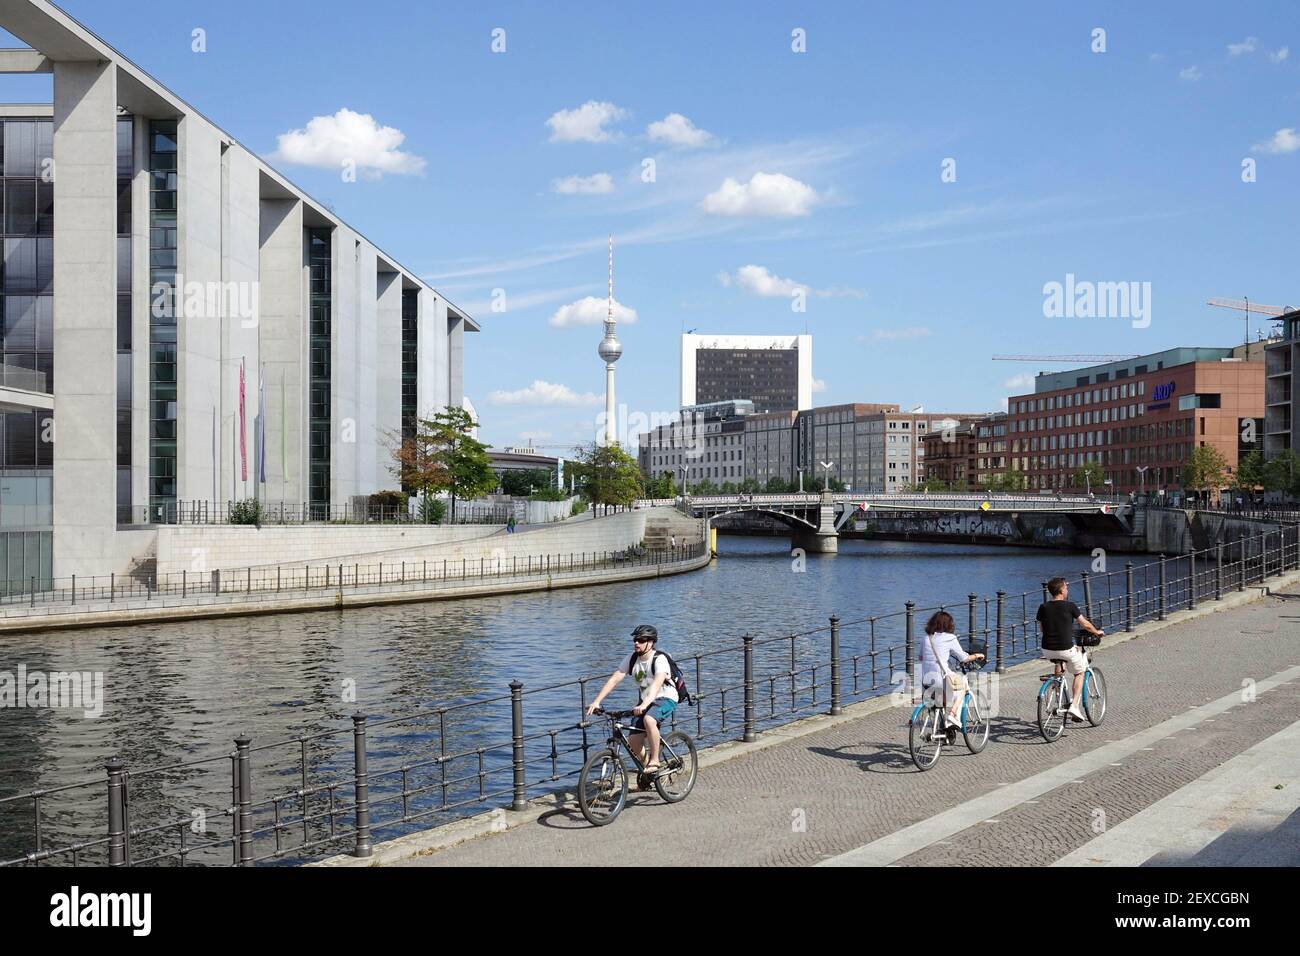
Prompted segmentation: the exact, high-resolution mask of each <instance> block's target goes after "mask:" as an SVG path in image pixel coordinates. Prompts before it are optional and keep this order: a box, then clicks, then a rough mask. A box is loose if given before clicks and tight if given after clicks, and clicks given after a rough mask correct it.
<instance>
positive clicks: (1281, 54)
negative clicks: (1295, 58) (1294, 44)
mask: <svg viewBox="0 0 1300 956" xmlns="http://www.w3.org/2000/svg"><path fill="white" fill-rule="evenodd" d="M1290 55H1291V48H1290V47H1285V46H1284V47H1282V49H1280V50H1278V51H1277V52H1276V53H1270V54H1269V55H1268V58H1269V59H1270V60H1272V61H1273V62H1274V63H1281V62H1282V61H1283V60H1285V59H1286V58H1287V57H1289V56H1290Z"/></svg>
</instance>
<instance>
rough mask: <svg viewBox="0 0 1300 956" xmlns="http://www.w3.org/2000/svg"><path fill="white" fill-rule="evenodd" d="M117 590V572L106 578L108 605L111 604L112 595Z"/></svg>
mask: <svg viewBox="0 0 1300 956" xmlns="http://www.w3.org/2000/svg"><path fill="white" fill-rule="evenodd" d="M116 590H117V572H116V571H114V572H112V573H110V574H109V576H108V603H109V604H112V603H113V594H114V592H115V591H116Z"/></svg>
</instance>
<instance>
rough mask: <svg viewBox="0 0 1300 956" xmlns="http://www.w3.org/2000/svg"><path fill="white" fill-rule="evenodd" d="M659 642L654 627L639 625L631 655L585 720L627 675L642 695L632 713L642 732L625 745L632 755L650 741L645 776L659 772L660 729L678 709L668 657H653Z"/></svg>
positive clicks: (656, 655) (633, 640)
mask: <svg viewBox="0 0 1300 956" xmlns="http://www.w3.org/2000/svg"><path fill="white" fill-rule="evenodd" d="M658 641H659V632H658V631H657V630H655V628H654V626H653V625H650V624H641V625H639V626H638V627H637V628H636V630H634V631H633V632H632V648H633V650H632V655H631V656H630V657H629V658H628V659H627V660H626V661H623V662H621V663H620V664H619V665H618V667H616V668H614V673H612V674H610V675H609V680H607V681H605V686H604V687H602V688H601V689H600V693H599V694H597V695H596V699H595V700H594V701H592V702H591V706H589V707H588V708H587V715H588V716H590V715H592V714H594V713H595V712H596V708H598V707H599V706H600V702H601V701H602V700H604V699H605V698H606V696H608V694H609V692H610V691H612V690H613V689H614V688H615V687H617V686H618V685H619V684H620V683H622V681H623V678H624V677H626V676H627V675H628V674H631V675H632V679H633V680H634V681H636V686H637V688H638V689H639V690H640V691H641V702H640V703H639V704H637V706H636V707H635V708H633V710H632V712H633V713H634V714H636V715H637V717H636V720H635V722H634V726H636V727H637V728H639V729H640V730H642V731H644V732H643V733H635V734H629V735H628V744H629V745H630V746H631V747H632V750H633V753H636V752H637V751H639V750H640V749H641V747H642V745H643V744H644V743H645V742H646V741H647V739H648V740H649V748H648V749H649V752H650V754H649V760H647V761H646V766H645V770H646V773H654V772H655V771H656V770H658V769H659V739H660V733H659V728H660V726H661V725H662V724H663V722H664V721H665V720H667V719H668V717H669V716H670V715H671V714H672V712H673V711H674V710H676V709H677V703H678V700H677V688H676V687H675V686H674V685H673V681H672V668H670V667H669V666H668V657H667V655H665V654H656V653H655V645H656V644H657V643H658Z"/></svg>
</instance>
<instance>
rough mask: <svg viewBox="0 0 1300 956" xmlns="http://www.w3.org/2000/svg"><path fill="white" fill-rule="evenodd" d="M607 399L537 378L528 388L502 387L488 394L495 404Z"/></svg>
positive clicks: (584, 402) (576, 402)
mask: <svg viewBox="0 0 1300 956" xmlns="http://www.w3.org/2000/svg"><path fill="white" fill-rule="evenodd" d="M604 400H605V399H604V398H602V397H601V396H599V395H597V394H596V393H595V392H584V393H583V394H581V395H579V394H578V393H577V392H575V391H574V390H573V389H571V388H569V386H567V385H557V384H555V383H554V382H545V381H543V380H542V379H540V378H539V379H536V380H535V381H534V382H533V384H532V385H529V386H528V387H527V388H520V389H516V390H515V391H513V392H506V391H502V390H500V389H498V390H496V391H494V392H492V394H490V395H489V396H488V401H490V402H492V404H494V405H599V404H601V403H602V402H603V401H604Z"/></svg>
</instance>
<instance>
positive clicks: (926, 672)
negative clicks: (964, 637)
mask: <svg viewBox="0 0 1300 956" xmlns="http://www.w3.org/2000/svg"><path fill="white" fill-rule="evenodd" d="M931 644H933V645H934V647H933V648H931V646H930V645H931ZM936 653H937V654H938V655H939V656H938V657H937V658H936V657H935V654H936ZM951 656H955V657H956V658H957V660H959V661H966V660H969V659H970V655H969V654H967V653H966V652H965V651H963V650H962V649H961V641H959V640H958V639H957V635H956V634H943V633H938V634H923V635H922V636H921V686H922V687H924V686H925V685H926V684H928V683H930V682H931V681H938V680H940V679H941V678H942V676H943V675H944V674H945V673H946V672H947V671H949V670H951V669H952V668H951V666H950V665H949V663H948V659H949V657H951Z"/></svg>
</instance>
